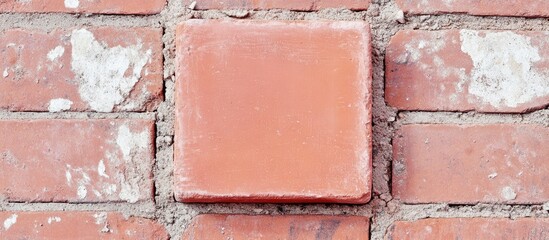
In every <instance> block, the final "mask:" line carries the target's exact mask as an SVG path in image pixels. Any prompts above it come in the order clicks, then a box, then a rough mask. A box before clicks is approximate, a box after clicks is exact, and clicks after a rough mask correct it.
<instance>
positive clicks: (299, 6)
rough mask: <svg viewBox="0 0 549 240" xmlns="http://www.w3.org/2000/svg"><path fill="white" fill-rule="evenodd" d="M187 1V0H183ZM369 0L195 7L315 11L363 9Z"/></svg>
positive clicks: (251, 0) (202, 5)
mask: <svg viewBox="0 0 549 240" xmlns="http://www.w3.org/2000/svg"><path fill="white" fill-rule="evenodd" d="M185 1H188V0H185ZM191 2H192V1H191ZM368 5H370V0H320V1H319V0H293V1H288V0H197V1H196V8H197V9H275V8H279V9H291V10H301V11H315V10H319V9H322V8H348V9H353V10H364V9H367V8H368Z"/></svg>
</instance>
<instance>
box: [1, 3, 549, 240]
mask: <svg viewBox="0 0 549 240" xmlns="http://www.w3.org/2000/svg"><path fill="white" fill-rule="evenodd" d="M68 2H69V3H68V4H69V6H74V5H75V4H76V3H75V2H77V1H68ZM185 3H186V1H185ZM71 4H72V5H71ZM191 18H198V19H219V18H224V19H225V18H226V19H229V18H235V19H236V18H239V19H241V20H242V21H250V20H360V21H367V22H368V23H369V24H370V26H371V28H372V45H373V52H372V55H373V67H374V68H373V169H372V171H373V172H372V174H373V188H372V190H373V193H372V200H371V201H370V202H369V203H368V204H365V205H338V204H293V205H286V204H182V203H176V202H175V201H174V198H173V191H172V184H173V181H172V177H173V175H172V173H173V141H174V104H175V103H174V92H175V89H174V84H175V80H174V79H175V76H174V75H175V72H174V71H175V43H174V40H175V28H176V26H177V25H178V24H179V23H181V22H182V21H185V20H187V19H191ZM399 18H400V10H399V9H398V6H397V5H396V3H395V1H394V0H373V1H372V3H371V5H370V7H369V8H368V10H365V11H351V10H347V9H325V10H319V11H315V12H301V11H289V10H259V11H257V10H256V11H254V10H243V11H239V12H238V13H235V12H234V11H221V10H191V9H188V8H187V6H186V5H185V4H184V1H182V0H169V1H168V2H167V5H166V7H165V8H164V10H163V11H162V12H161V13H160V14H157V15H152V16H136V15H128V16H118V15H96V14H81V15H73V14H62V13H52V14H30V13H29V14H22V13H1V14H0V22H2V23H0V31H2V32H4V31H6V30H7V29H12V28H24V29H29V28H30V29H43V30H44V31H53V30H55V29H58V28H75V27H89V26H116V27H154V28H162V29H163V36H162V41H163V45H164V46H163V50H162V53H163V56H164V65H163V75H164V76H163V78H164V101H163V102H161V103H160V104H159V105H158V107H157V109H156V111H155V112H154V113H72V112H64V113H32V112H30V113H13V112H6V111H3V112H0V119H74V118H76V119H105V118H107V119H118V118H123V119H155V120H156V136H155V139H151V140H152V142H153V143H155V147H156V162H155V165H154V169H153V175H154V180H155V193H154V195H155V203H153V202H144V203H135V204H129V203H100V204H89V203H78V204H67V203H8V202H6V201H5V200H4V201H0V210H3V211H55V210H57V211H62V210H67V211H94V212H102V211H118V212H121V213H122V214H123V215H125V216H140V217H146V218H151V219H153V220H156V221H158V222H159V223H161V224H163V225H164V226H165V227H166V229H167V230H168V232H169V234H170V235H171V236H172V239H180V237H181V235H182V232H183V230H184V229H185V228H186V227H187V226H188V224H189V223H190V221H191V219H192V218H193V217H195V216H196V215H198V214H201V213H231V214H271V215H282V214H328V215H361V216H368V217H371V239H383V237H384V236H385V234H386V231H387V230H388V229H389V227H390V225H391V224H392V223H393V222H395V221H396V220H416V219H423V218H435V217H443V218H448V217H464V218H471V217H502V218H512V219H513V218H519V217H549V214H548V213H547V210H546V209H544V208H543V207H542V206H541V205H520V206H514V205H505V204H476V205H471V206H463V205H447V204H423V205H406V204H402V203H400V202H398V201H395V200H392V195H391V192H390V188H391V174H390V172H391V164H392V158H393V157H392V138H393V135H394V132H395V129H398V128H400V126H401V125H403V124H412V123H457V124H471V123H477V124H478V123H522V124H531V123H536V124H544V125H545V126H549V123H547V118H548V117H549V110H547V109H542V110H538V111H535V112H532V113H527V114H505V115H500V114H480V113H474V112H473V113H450V112H435V113H430V112H418V111H407V112H398V111H397V110H396V109H393V108H391V107H389V106H387V104H386V102H385V98H384V83H385V81H384V78H385V72H384V71H385V68H384V60H385V50H386V47H387V46H388V44H389V40H390V38H391V37H392V36H393V35H394V34H396V32H397V31H398V30H401V29H422V30H441V29H472V30H526V31H529V30H538V31H548V30H549V21H548V20H547V19H542V18H522V17H479V16H468V15H461V14H456V15H438V16H437V15H425V16H405V22H404V23H398V22H397V20H399ZM400 20H401V19H400ZM401 21H402V20H401ZM65 50H66V49H65ZM62 54H67V53H66V52H65V53H63V51H62V50H61V48H52V51H51V52H50V54H48V55H47V58H49V59H53V60H55V59H58V58H59V56H60V55H62ZM137 55H143V56H145V57H146V51H145V52H144V53H143V52H141V53H139V54H137ZM534 58H535V56H534ZM479 64H482V63H479ZM137 65H139V64H137ZM488 100H489V101H490V100H491V99H488ZM496 100H497V99H496ZM496 100H494V101H496ZM49 104H50V105H49V106H50V109H49V110H51V111H52V112H57V111H63V110H66V109H67V108H70V103H69V102H67V101H65V100H64V99H55V100H54V101H53V102H50V103H49ZM107 107H110V104H108V106H107ZM122 130H123V131H122V132H121V134H122V135H124V136H128V135H127V134H128V131H125V130H124V129H122ZM129 133H130V134H134V135H135V134H136V135H138V138H136V139H140V138H141V137H140V136H141V135H140V134H139V133H135V132H131V131H129ZM132 139H133V138H132ZM132 141H133V140H127V139H126V140H124V139H123V138H122V139H121V143H123V145H125V146H128V145H131V146H136V147H139V146H141V145H140V144H141V142H140V141H138V140H137V141H136V142H132ZM130 155H132V154H131V153H130ZM100 169H102V168H101V167H100V166H99V165H98V166H97V169H96V170H97V171H98V172H101V173H102V171H101V170H100ZM127 193H128V195H127V199H130V200H132V199H133V197H132V196H134V195H132V194H133V193H134V192H133V191H131V188H130V190H128V191H127ZM506 196H508V197H512V194H510V193H506ZM0 200H1V196H0ZM14 218H16V217H13V218H12V216H11V215H10V216H9V218H8V219H0V220H1V221H0V222H1V223H3V225H0V227H6V226H8V225H9V226H12V225H13V224H14V223H12V222H13V221H16V220H15V219H14Z"/></svg>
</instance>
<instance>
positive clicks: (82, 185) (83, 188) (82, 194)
mask: <svg viewBox="0 0 549 240" xmlns="http://www.w3.org/2000/svg"><path fill="white" fill-rule="evenodd" d="M75 171H77V172H80V173H81V174H82V178H80V179H79V180H78V187H77V189H76V194H77V195H78V198H80V199H84V198H86V196H87V195H88V188H87V186H88V185H90V182H91V179H90V176H88V174H87V173H85V172H84V171H83V170H82V169H80V168H79V169H75Z"/></svg>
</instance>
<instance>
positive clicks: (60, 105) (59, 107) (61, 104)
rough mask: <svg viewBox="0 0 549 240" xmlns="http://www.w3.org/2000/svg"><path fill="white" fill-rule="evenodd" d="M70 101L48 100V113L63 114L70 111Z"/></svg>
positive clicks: (61, 99) (60, 99)
mask: <svg viewBox="0 0 549 240" xmlns="http://www.w3.org/2000/svg"><path fill="white" fill-rule="evenodd" d="M71 106H72V101H71V100H68V99H64V98H56V99H52V100H50V103H49V105H48V111H49V112H63V111H67V110H69V109H71Z"/></svg>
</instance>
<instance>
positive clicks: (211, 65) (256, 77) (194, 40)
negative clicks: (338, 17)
mask: <svg viewBox="0 0 549 240" xmlns="http://www.w3.org/2000/svg"><path fill="white" fill-rule="evenodd" d="M369 39H370V35H369V29H368V26H367V24H366V23H363V22H306V21H304V22H278V21H275V22H264V21H217V20H192V21H187V22H185V23H184V24H182V25H181V26H179V28H178V31H177V64H178V66H177V69H178V70H177V74H176V77H177V86H176V119H177V120H176V139H175V173H174V174H175V193H176V197H177V199H178V200H181V201H186V202H217V201H221V202H345V203H364V202H366V201H368V199H369V198H370V185H371V177H370V176H371V63H370V40H369Z"/></svg>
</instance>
